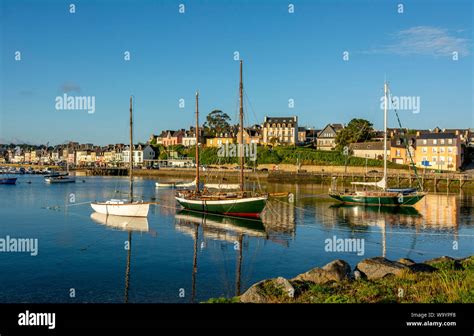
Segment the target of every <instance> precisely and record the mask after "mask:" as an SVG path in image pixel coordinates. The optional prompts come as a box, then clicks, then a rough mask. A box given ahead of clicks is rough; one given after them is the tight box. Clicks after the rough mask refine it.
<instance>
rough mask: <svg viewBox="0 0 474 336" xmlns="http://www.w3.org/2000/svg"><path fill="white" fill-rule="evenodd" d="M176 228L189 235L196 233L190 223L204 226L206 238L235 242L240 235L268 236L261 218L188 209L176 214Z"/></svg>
mask: <svg viewBox="0 0 474 336" xmlns="http://www.w3.org/2000/svg"><path fill="white" fill-rule="evenodd" d="M175 218H176V220H177V221H176V229H177V230H178V231H181V232H183V233H187V234H189V235H192V236H193V235H194V230H190V229H189V224H198V225H201V226H202V230H203V235H204V237H205V238H208V239H213V240H220V241H227V242H231V243H233V242H235V241H236V239H237V237H238V236H239V235H241V234H242V235H247V236H252V237H261V238H267V234H266V232H265V226H264V225H263V222H262V221H261V220H259V219H245V218H237V217H228V216H222V215H213V214H204V213H200V212H193V211H188V210H182V211H179V212H178V213H177V214H176V216H175Z"/></svg>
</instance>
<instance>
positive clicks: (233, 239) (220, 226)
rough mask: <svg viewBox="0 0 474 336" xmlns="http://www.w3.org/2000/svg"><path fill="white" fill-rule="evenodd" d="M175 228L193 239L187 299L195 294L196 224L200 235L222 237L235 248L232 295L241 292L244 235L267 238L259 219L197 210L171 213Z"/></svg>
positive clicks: (222, 239)
mask: <svg viewBox="0 0 474 336" xmlns="http://www.w3.org/2000/svg"><path fill="white" fill-rule="evenodd" d="M175 219H176V221H175V226H176V230H178V231H180V232H183V233H185V234H188V235H191V236H192V237H193V239H194V254H193V273H192V285H191V288H192V293H191V302H194V297H195V296H196V293H195V291H196V274H197V246H198V238H199V237H198V234H199V230H198V228H199V226H200V227H201V229H202V233H203V237H204V238H207V239H211V240H218V241H226V242H230V243H232V244H234V250H236V252H237V262H236V279H235V295H240V294H241V287H242V286H241V277H242V260H243V249H244V237H245V236H247V237H258V238H263V239H268V235H267V233H266V232H265V226H264V225H263V222H262V221H261V220H255V219H245V218H237V217H227V216H221V215H213V214H204V213H199V212H193V211H187V210H181V211H179V212H178V213H177V214H176V217H175Z"/></svg>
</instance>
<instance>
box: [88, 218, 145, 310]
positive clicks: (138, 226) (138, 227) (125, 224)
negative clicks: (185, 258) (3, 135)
mask: <svg viewBox="0 0 474 336" xmlns="http://www.w3.org/2000/svg"><path fill="white" fill-rule="evenodd" d="M91 219H92V220H93V221H94V222H96V223H98V224H101V225H106V226H108V227H111V228H114V229H117V230H121V231H128V240H127V244H126V245H125V249H126V250H127V265H126V268H125V289H124V302H125V303H128V293H129V288H130V269H131V264H132V232H133V231H135V232H148V231H149V227H148V219H147V218H146V217H126V216H113V215H105V214H101V213H98V212H94V213H92V214H91Z"/></svg>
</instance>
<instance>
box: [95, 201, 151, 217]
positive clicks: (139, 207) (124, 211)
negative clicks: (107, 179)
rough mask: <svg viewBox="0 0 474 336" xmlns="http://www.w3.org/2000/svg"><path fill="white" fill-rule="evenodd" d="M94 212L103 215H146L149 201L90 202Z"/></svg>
mask: <svg viewBox="0 0 474 336" xmlns="http://www.w3.org/2000/svg"><path fill="white" fill-rule="evenodd" d="M91 207H92V209H94V211H95V212H98V213H100V214H104V215H114V216H127V217H147V216H148V211H149V209H150V203H125V204H111V203H91Z"/></svg>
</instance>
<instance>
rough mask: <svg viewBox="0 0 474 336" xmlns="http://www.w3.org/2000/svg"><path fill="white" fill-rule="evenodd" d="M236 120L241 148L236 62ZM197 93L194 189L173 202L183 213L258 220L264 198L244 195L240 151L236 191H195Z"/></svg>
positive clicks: (245, 193) (263, 195)
mask: <svg viewBox="0 0 474 336" xmlns="http://www.w3.org/2000/svg"><path fill="white" fill-rule="evenodd" d="M239 98H240V99H239V101H240V108H239V117H240V136H239V139H238V140H239V141H238V143H239V146H243V134H244V125H243V124H244V122H243V120H244V117H243V113H244V112H243V80H242V61H240V86H239ZM198 134H199V93H196V188H195V190H189V191H183V192H178V193H177V194H176V197H175V198H176V201H178V203H179V204H180V205H181V206H183V207H184V208H185V209H188V210H193V211H199V212H205V213H217V214H223V215H229V216H237V217H253V218H258V217H259V216H260V213H261V212H262V211H263V210H264V208H265V205H266V203H267V199H268V195H266V194H259V193H254V192H251V191H245V189H244V181H245V180H244V157H243V150H240V151H239V156H240V183H239V188H238V189H239V190H238V191H232V192H226V191H218V192H210V191H208V189H207V188H205V189H204V190H203V191H201V190H200V188H199V136H198Z"/></svg>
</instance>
